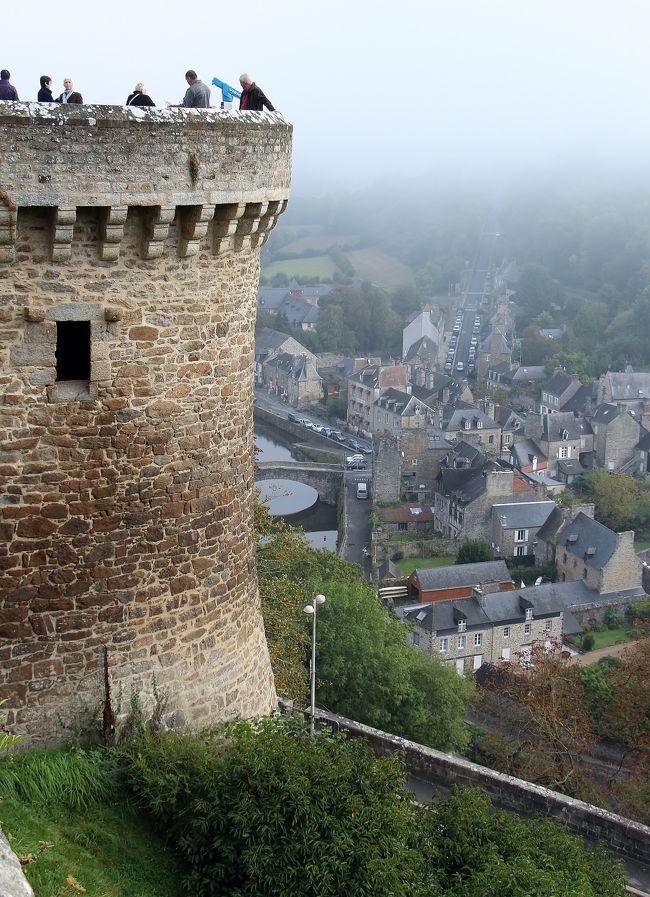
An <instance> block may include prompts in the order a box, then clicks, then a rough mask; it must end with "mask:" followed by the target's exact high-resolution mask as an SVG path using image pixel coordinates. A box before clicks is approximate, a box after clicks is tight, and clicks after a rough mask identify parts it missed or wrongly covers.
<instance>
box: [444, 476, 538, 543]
mask: <svg viewBox="0 0 650 897" xmlns="http://www.w3.org/2000/svg"><path fill="white" fill-rule="evenodd" d="M537 497H539V499H540V500H542V499H545V498H546V490H545V488H544V487H542V486H536V485H534V484H532V483H531V482H530V481H529V480H528V479H527V478H526V477H525V475H523V474H519V472H518V471H515V470H514V468H512V467H510V466H509V465H507V464H505V462H503V461H495V462H487V463H486V464H484V465H482V466H481V467H478V468H474V467H470V468H465V469H450V468H444V467H443V468H442V469H441V471H440V473H439V474H438V477H437V479H436V487H435V497H434V502H433V504H434V507H435V519H434V528H435V531H436V532H438V533H440V534H441V535H443V536H445V537H447V538H449V539H454V540H458V541H463V540H465V539H485V540H486V541H488V542H490V541H491V533H492V506H493V505H495V504H504V503H515V502H531V501H535V500H537Z"/></svg>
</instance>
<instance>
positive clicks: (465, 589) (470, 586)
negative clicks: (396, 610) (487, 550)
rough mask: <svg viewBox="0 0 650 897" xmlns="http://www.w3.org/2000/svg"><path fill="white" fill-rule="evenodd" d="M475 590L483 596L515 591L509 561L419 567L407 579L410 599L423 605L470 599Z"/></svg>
mask: <svg viewBox="0 0 650 897" xmlns="http://www.w3.org/2000/svg"><path fill="white" fill-rule="evenodd" d="M476 588H480V589H481V591H482V592H483V593H484V594H488V593H490V592H499V591H507V590H509V589H512V588H513V584H512V577H511V576H510V571H509V570H508V567H507V566H506V562H505V561H503V560H500V561H483V562H481V563H476V564H449V565H448V566H446V567H431V568H427V567H423V568H421V569H418V568H416V569H415V570H414V571H413V572H412V573H411V575H410V576H409V578H408V590H409V596H410V597H411V598H413V599H414V600H416V601H419V602H420V604H427V603H428V602H431V601H447V600H449V599H451V598H454V599H456V598H468V597H469V596H470V595H472V594H473V592H474V590H475V589H476Z"/></svg>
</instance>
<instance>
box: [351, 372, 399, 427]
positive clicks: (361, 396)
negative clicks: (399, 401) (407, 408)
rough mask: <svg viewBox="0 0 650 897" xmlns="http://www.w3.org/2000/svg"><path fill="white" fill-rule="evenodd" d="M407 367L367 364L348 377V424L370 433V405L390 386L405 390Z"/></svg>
mask: <svg viewBox="0 0 650 897" xmlns="http://www.w3.org/2000/svg"><path fill="white" fill-rule="evenodd" d="M407 384H408V368H407V366H406V365H404V364H393V365H381V364H368V365H365V366H364V367H362V368H361V369H360V370H358V371H356V372H355V373H354V374H351V376H350V377H349V378H348V411H347V417H348V426H349V427H350V428H352V429H353V430H356V431H357V432H359V433H362V434H364V435H370V425H371V419H372V406H373V404H374V403H375V402H376V401H377V399H378V398H379V396H380V395H382V393H384V392H385V391H386V390H387V389H389V388H390V387H394V388H395V389H401V390H404V391H406V388H407Z"/></svg>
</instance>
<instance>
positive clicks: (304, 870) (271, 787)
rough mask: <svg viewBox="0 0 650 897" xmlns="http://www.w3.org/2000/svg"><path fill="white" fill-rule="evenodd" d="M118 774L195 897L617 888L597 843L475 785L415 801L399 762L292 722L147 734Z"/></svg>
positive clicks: (592, 896)
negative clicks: (175, 854)
mask: <svg viewBox="0 0 650 897" xmlns="http://www.w3.org/2000/svg"><path fill="white" fill-rule="evenodd" d="M129 777H130V781H131V784H132V788H133V790H134V793H135V794H136V795H137V797H138V800H139V802H140V803H141V804H142V805H143V806H145V807H146V808H147V809H148V811H149V812H150V813H151V815H152V816H153V818H154V820H155V821H156V823H157V825H158V826H159V827H161V829H163V830H164V831H165V832H166V833H168V834H169V835H170V836H171V843H173V844H175V845H177V847H178V850H179V851H180V853H181V855H182V856H183V857H184V859H185V861H186V862H187V864H188V866H189V869H190V872H189V876H188V880H187V892H188V893H191V894H195V895H197V897H203V895H210V897H222V895H223V897H226V895H228V897H231V895H233V897H245V895H251V897H253V895H255V897H257V895H261V894H273V895H277V897H289V895H291V897H301V895H305V897H308V895H309V897H311V895H314V894H318V895H319V897H328V895H331V897H338V895H340V894H343V893H345V894H354V895H361V897H363V895H373V897H374V895H378V894H391V895H394V897H484V895H488V897H505V895H508V897H511V895H516V897H547V895H548V894H553V895H559V897H615V895H616V897H619V895H620V894H621V893H622V889H623V886H624V882H625V874H624V869H623V867H622V864H621V863H619V862H616V861H612V858H611V857H610V856H608V855H606V854H605V853H604V852H603V851H601V850H600V849H598V848H593V847H587V846H586V845H585V844H584V842H583V841H582V840H581V839H578V838H574V837H572V836H571V835H569V834H568V833H567V831H566V830H565V829H564V828H563V827H561V826H559V825H557V824H555V823H553V822H549V821H546V820H543V821H533V822H528V821H524V820H523V819H519V818H518V817H516V816H513V815H511V814H509V813H505V812H500V811H497V810H494V809H493V808H492V806H491V804H490V802H489V800H488V798H487V797H486V796H485V795H484V794H482V793H481V792H479V791H477V790H464V791H454V792H453V793H452V796H451V797H450V798H448V799H447V800H445V801H441V802H436V803H434V804H432V805H430V806H429V807H427V808H424V809H421V808H418V807H415V806H413V805H412V804H411V802H410V801H409V800H408V798H407V795H406V793H405V792H404V790H403V788H402V783H403V780H404V769H403V767H402V765H401V763H400V762H399V761H398V760H396V759H395V758H392V759H381V760H378V759H376V758H375V757H374V756H373V755H372V754H371V752H370V751H369V749H368V747H367V746H366V745H365V743H363V742H362V741H361V740H360V739H355V740H352V741H348V740H345V739H343V738H341V737H333V736H331V735H327V734H324V733H316V735H315V737H313V738H309V737H307V735H306V730H305V727H304V725H302V724H301V723H298V722H296V721H295V720H286V719H284V720H266V721H264V722H263V723H261V724H259V725H258V726H252V725H250V724H248V723H237V724H231V725H229V726H225V727H222V728H221V729H220V730H218V731H217V732H214V733H211V734H208V735H204V736H202V737H192V736H187V735H178V734H171V733H170V734H165V735H159V736H157V737H155V738H152V737H147V738H145V739H144V740H143V741H142V742H140V743H139V744H138V745H134V746H133V748H132V750H131V751H130V755H129Z"/></svg>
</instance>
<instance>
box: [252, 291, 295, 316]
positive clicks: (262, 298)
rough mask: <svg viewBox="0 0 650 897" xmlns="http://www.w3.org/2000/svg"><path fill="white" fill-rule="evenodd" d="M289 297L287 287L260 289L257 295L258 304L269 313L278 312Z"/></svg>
mask: <svg viewBox="0 0 650 897" xmlns="http://www.w3.org/2000/svg"><path fill="white" fill-rule="evenodd" d="M288 295H289V290H288V289H287V288H286V287H260V289H259V291H258V293H257V304H258V305H259V306H260V308H266V309H267V310H268V311H276V309H278V308H279V306H280V305H281V304H282V302H283V301H284V299H285V298H286V297H287V296H288Z"/></svg>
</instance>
